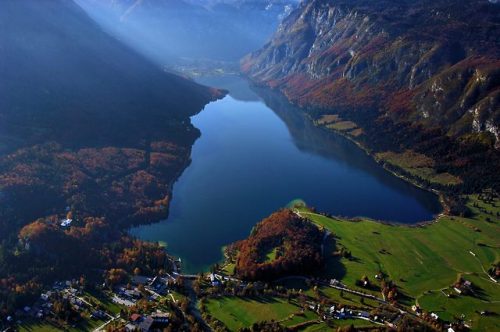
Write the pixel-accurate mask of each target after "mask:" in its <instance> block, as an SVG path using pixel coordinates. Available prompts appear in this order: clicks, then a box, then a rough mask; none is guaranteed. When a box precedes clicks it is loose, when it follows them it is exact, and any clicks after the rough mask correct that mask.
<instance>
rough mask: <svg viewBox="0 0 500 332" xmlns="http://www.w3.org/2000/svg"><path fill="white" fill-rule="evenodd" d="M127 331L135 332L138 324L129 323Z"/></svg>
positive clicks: (126, 326) (126, 327)
mask: <svg viewBox="0 0 500 332" xmlns="http://www.w3.org/2000/svg"><path fill="white" fill-rule="evenodd" d="M125 331H126V332H135V331H137V326H135V325H134V324H130V323H128V324H127V325H125Z"/></svg>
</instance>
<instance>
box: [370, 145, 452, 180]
mask: <svg viewBox="0 0 500 332" xmlns="http://www.w3.org/2000/svg"><path fill="white" fill-rule="evenodd" d="M376 158H378V159H381V160H383V161H385V162H387V163H389V164H392V165H394V166H397V167H400V168H402V169H404V170H405V171H407V172H409V173H410V174H412V175H414V176H417V177H419V178H422V179H425V180H428V181H430V182H432V183H438V184H444V185H455V184H460V183H462V180H460V179H459V178H458V177H456V176H453V175H451V174H450V173H446V172H445V173H437V172H436V171H435V169H434V160H432V159H431V158H429V157H427V156H425V155H423V154H420V153H416V152H413V151H410V150H407V151H405V152H403V153H396V152H390V151H388V152H382V153H377V154H376Z"/></svg>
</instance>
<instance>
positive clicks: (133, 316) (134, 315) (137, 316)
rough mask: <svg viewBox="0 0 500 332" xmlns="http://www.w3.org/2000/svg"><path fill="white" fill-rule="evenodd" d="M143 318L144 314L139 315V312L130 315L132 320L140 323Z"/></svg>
mask: <svg viewBox="0 0 500 332" xmlns="http://www.w3.org/2000/svg"><path fill="white" fill-rule="evenodd" d="M141 320H142V316H141V315H139V314H132V315H131V316H130V321H131V322H133V323H138V322H140V321H141Z"/></svg>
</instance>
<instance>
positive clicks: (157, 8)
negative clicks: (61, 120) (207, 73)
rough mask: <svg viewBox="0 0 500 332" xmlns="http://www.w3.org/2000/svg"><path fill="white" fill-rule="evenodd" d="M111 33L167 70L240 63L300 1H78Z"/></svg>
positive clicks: (268, 36) (267, 37) (261, 43)
mask: <svg viewBox="0 0 500 332" xmlns="http://www.w3.org/2000/svg"><path fill="white" fill-rule="evenodd" d="M75 1H76V2H77V3H78V4H79V5H80V6H82V8H84V9H85V10H86V11H87V12H88V13H89V14H90V15H91V16H92V17H94V18H95V19H96V21H97V22H99V23H100V24H101V25H102V26H103V27H104V28H105V29H106V30H107V31H109V32H110V33H112V34H114V35H116V36H118V37H119V38H120V39H121V40H123V41H124V42H126V43H128V44H129V45H131V46H132V47H133V48H135V49H137V50H139V51H141V52H143V53H144V54H146V55H147V56H148V57H150V58H151V59H153V60H154V61H156V62H157V63H160V64H162V65H165V64H169V63H173V62H175V61H176V60H178V59H179V58H195V59H210V60H219V61H238V60H239V59H240V58H241V57H242V56H244V55H245V54H247V53H248V52H251V51H253V50H255V49H257V48H258V47H260V46H261V45H263V44H264V43H265V42H266V41H267V40H268V39H269V38H270V36H271V35H272V33H273V32H274V31H275V29H276V27H277V26H278V24H279V22H280V20H281V19H282V18H283V17H284V16H285V15H286V14H288V13H289V11H290V10H291V9H292V8H293V7H294V6H295V5H296V3H295V1H294V0H274V1H270V0H266V1H210V2H204V1H185V0H154V1H153V0H141V1H132V0H118V1H111V0H105V1H101V0H99V1H96V0H75Z"/></svg>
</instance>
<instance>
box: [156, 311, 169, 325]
mask: <svg viewBox="0 0 500 332" xmlns="http://www.w3.org/2000/svg"><path fill="white" fill-rule="evenodd" d="M151 318H152V319H153V326H154V328H155V329H163V328H165V327H166V326H167V325H168V322H169V318H170V314H169V313H166V312H157V313H154V314H152V315H151Z"/></svg>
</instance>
